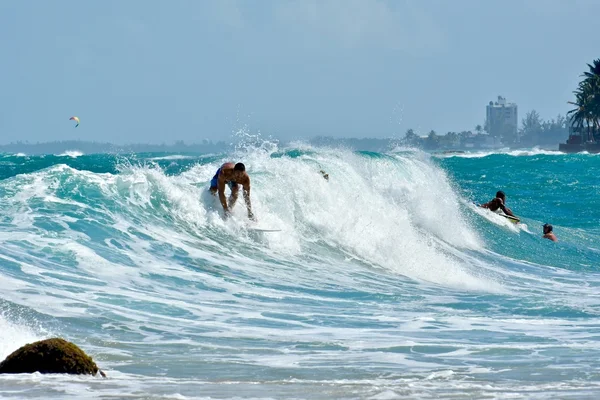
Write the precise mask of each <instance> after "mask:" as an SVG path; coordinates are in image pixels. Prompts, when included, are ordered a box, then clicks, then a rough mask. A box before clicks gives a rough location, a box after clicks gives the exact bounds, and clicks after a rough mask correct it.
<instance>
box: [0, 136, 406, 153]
mask: <svg viewBox="0 0 600 400" xmlns="http://www.w3.org/2000/svg"><path fill="white" fill-rule="evenodd" d="M307 142H308V143H309V144H311V145H313V146H330V147H340V146H341V147H345V148H348V149H350V150H362V151H377V152H381V151H386V150H389V149H390V148H391V147H393V144H394V142H397V140H394V139H354V138H342V139H340V138H332V137H323V136H319V137H316V138H313V139H308V140H307ZM280 144H282V145H284V146H285V145H286V144H287V142H284V141H281V142H280ZM233 147H234V146H233V145H232V144H229V143H226V142H224V141H218V142H212V141H210V140H203V141H202V142H201V143H195V144H186V143H185V142H184V141H181V140H180V141H177V142H175V143H174V144H144V143H138V144H126V145H117V144H112V143H102V142H84V141H79V140H66V141H55V142H46V143H39V142H38V143H29V142H21V141H19V142H16V143H10V144H5V145H0V152H2V153H24V154H28V155H34V154H62V153H64V152H65V151H69V150H77V151H81V152H82V153H84V154H94V153H121V154H122V153H203V154H206V153H225V152H228V151H231V150H232V149H233Z"/></svg>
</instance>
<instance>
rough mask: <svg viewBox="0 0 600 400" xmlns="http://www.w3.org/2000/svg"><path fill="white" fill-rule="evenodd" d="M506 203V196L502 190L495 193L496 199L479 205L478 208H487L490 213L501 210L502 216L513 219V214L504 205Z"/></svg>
mask: <svg viewBox="0 0 600 400" xmlns="http://www.w3.org/2000/svg"><path fill="white" fill-rule="evenodd" d="M505 203H506V195H505V194H504V192H503V191H502V190H499V191H497V192H496V197H495V198H493V199H492V200H490V201H488V202H487V203H484V204H481V205H480V206H479V207H483V208H487V209H489V210H490V211H494V212H496V211H498V210H502V211H503V212H504V214H506V215H510V216H511V217H515V218H516V216H515V214H513V212H512V211H511V210H510V208H508V207H506V206H505V205H504V204H505Z"/></svg>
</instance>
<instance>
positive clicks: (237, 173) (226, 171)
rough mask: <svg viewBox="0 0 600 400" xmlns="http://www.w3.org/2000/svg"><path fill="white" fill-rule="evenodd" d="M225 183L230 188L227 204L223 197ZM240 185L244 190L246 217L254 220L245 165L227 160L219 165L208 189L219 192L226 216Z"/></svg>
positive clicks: (234, 200)
mask: <svg viewBox="0 0 600 400" xmlns="http://www.w3.org/2000/svg"><path fill="white" fill-rule="evenodd" d="M225 185H228V186H229V188H230V189H231V196H230V197H229V204H227V199H226V198H225ZM240 185H241V186H242V188H243V190H244V201H245V202H246V208H247V209H248V218H250V219H252V220H254V214H253V213H252V204H251V202H250V177H249V176H248V174H247V173H246V166H245V165H244V164H242V163H237V164H235V165H234V164H233V163H232V162H228V163H225V164H223V165H221V168H219V169H218V170H217V173H216V174H215V176H214V177H213V178H212V180H211V181H210V189H209V190H210V193H212V194H213V195H215V194H216V193H217V192H218V193H219V200H220V201H221V205H222V206H223V210H224V211H225V217H228V216H229V215H230V213H231V209H232V208H233V206H234V205H235V202H236V201H237V197H238V192H239V190H240Z"/></svg>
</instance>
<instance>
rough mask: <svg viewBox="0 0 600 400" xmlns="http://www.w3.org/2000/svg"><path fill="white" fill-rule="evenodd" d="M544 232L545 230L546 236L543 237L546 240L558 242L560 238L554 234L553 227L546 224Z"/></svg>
mask: <svg viewBox="0 0 600 400" xmlns="http://www.w3.org/2000/svg"><path fill="white" fill-rule="evenodd" d="M543 230H544V236H542V237H543V238H544V239H550V240H552V241H553V242H558V238H557V237H556V235H555V234H554V232H552V225H550V224H544V227H543Z"/></svg>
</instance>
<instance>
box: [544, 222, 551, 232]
mask: <svg viewBox="0 0 600 400" xmlns="http://www.w3.org/2000/svg"><path fill="white" fill-rule="evenodd" d="M550 232H552V225H550V224H544V234H546V233H550Z"/></svg>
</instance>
